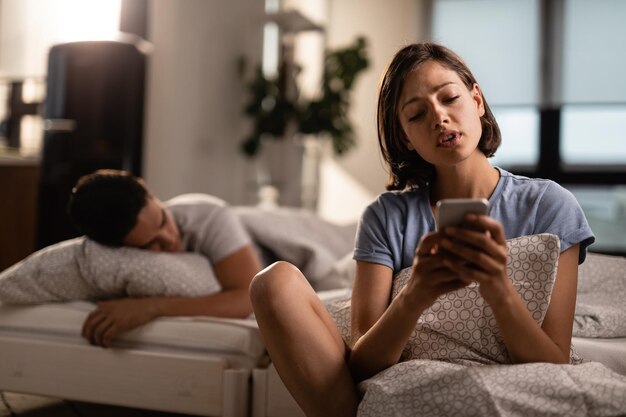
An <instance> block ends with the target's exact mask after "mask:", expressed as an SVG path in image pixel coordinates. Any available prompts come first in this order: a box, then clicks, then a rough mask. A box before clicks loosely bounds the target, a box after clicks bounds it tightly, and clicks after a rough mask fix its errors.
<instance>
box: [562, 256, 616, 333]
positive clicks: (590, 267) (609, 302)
mask: <svg viewBox="0 0 626 417" xmlns="http://www.w3.org/2000/svg"><path fill="white" fill-rule="evenodd" d="M624 300H626V258H622V257H618V256H610V255H599V254H594V253H589V254H588V255H587V260H586V261H585V263H583V264H582V265H581V266H580V268H579V272H578V299H577V300H576V315H575V316H574V329H573V335H574V336H577V337H626V307H625V305H626V303H625V302H624Z"/></svg>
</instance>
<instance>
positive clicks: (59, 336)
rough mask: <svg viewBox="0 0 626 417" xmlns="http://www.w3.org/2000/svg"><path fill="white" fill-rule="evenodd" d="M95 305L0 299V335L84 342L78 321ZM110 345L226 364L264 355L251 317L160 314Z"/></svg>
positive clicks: (252, 362) (246, 363)
mask: <svg viewBox="0 0 626 417" xmlns="http://www.w3.org/2000/svg"><path fill="white" fill-rule="evenodd" d="M94 307H95V306H94V304H93V303H90V302H86V301H73V302H68V303H50V304H41V305H35V306H14V305H2V304H0V334H3V335H16V336H19V337H21V338H32V339H37V340H50V341H59V340H62V341H63V342H65V343H68V342H69V343H73V344H79V345H86V344H87V342H86V341H85V340H84V339H83V338H82V337H81V336H80V332H81V328H82V324H83V322H84V320H85V318H86V317H87V314H89V312H90V311H91V310H93V309H94ZM113 346H114V347H124V348H131V349H142V350H154V351H172V352H179V351H181V350H182V351H186V352H189V353H210V354H212V355H219V356H224V357H225V358H226V359H228V360H229V363H230V366H233V367H245V368H253V367H255V366H257V365H258V363H259V361H261V360H263V358H264V357H265V347H264V346H263V343H262V341H261V336H260V333H259V329H258V327H257V325H256V322H255V321H254V320H242V319H220V318H209V317H174V318H159V319H156V320H154V321H152V322H150V323H148V324H146V325H145V326H142V327H140V328H138V329H135V330H133V331H130V332H128V333H125V334H124V335H121V336H119V337H118V338H117V339H116V340H115V342H114V345H113Z"/></svg>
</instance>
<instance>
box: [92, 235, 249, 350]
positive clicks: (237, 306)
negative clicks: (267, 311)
mask: <svg viewBox="0 0 626 417" xmlns="http://www.w3.org/2000/svg"><path fill="white" fill-rule="evenodd" d="M213 270H214V271H215V275H216V277H217V279H218V280H219V282H220V284H221V285H222V291H221V292H219V293H217V294H211V295H206V296H200V297H150V298H123V299H119V300H108V301H102V302H100V303H98V306H97V308H96V309H95V310H94V311H92V312H91V313H90V314H89V316H87V319H86V320H85V323H84V324H83V329H82V335H83V337H84V338H86V339H87V340H88V341H89V342H90V343H91V344H94V345H99V346H104V347H108V346H110V344H111V341H112V339H113V338H114V337H115V336H117V335H118V334H120V333H122V332H125V331H128V330H131V329H134V328H136V327H139V326H141V325H143V324H145V323H147V322H149V321H151V320H154V319H155V318H157V317H164V316H214V317H232V318H243V317H247V316H248V315H249V314H250V313H252V305H251V303H250V297H249V295H248V286H249V285H250V281H251V280H252V278H253V277H254V275H255V274H256V273H257V272H259V271H260V270H261V263H260V262H259V259H258V257H257V255H256V252H255V251H254V249H253V248H252V245H246V246H244V247H243V248H241V249H239V250H237V251H236V252H234V253H232V254H231V255H228V256H226V257H225V258H224V259H222V260H220V261H219V262H217V263H215V265H213Z"/></svg>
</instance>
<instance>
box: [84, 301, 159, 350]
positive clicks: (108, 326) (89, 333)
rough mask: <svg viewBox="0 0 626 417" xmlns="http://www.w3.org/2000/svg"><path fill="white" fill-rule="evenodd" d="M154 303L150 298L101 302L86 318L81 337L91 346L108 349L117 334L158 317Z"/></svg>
mask: <svg viewBox="0 0 626 417" xmlns="http://www.w3.org/2000/svg"><path fill="white" fill-rule="evenodd" d="M155 301H156V300H153V299H150V298H122V299H118V300H108V301H101V302H99V303H98V304H97V307H96V309H95V310H93V311H92V312H91V313H89V315H88V316H87V319H86V320H85V323H84V324H83V329H82V336H83V337H84V338H85V339H87V340H88V341H89V343H91V344H92V345H97V346H102V347H109V346H111V341H112V339H113V338H114V337H115V336H117V335H118V334H120V333H123V332H126V331H128V330H132V329H134V328H136V327H139V326H141V325H142V324H145V323H148V322H149V321H151V320H153V319H155V318H156V317H157V316H158V314H157V309H156V308H155V307H156V306H155Z"/></svg>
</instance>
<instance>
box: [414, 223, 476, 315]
mask: <svg viewBox="0 0 626 417" xmlns="http://www.w3.org/2000/svg"><path fill="white" fill-rule="evenodd" d="M442 239H443V235H442V234H441V233H440V232H431V233H428V234H426V235H424V236H423V237H422V239H421V240H420V243H419V245H418V246H417V249H416V250H415V257H414V258H413V273H412V274H411V279H410V280H409V283H408V284H407V286H406V288H405V290H404V291H405V295H406V296H408V297H410V299H411V301H412V303H413V305H415V306H417V307H418V308H420V309H421V310H425V309H426V308H428V307H430V306H431V305H432V304H433V303H434V302H435V300H436V299H437V298H438V297H439V296H441V295H443V294H446V293H448V292H451V291H455V290H458V289H459V288H463V287H465V286H467V285H469V284H470V282H469V281H464V280H462V279H461V278H460V277H459V275H458V274H457V273H454V272H452V271H451V270H450V269H448V268H447V267H445V266H444V265H443V260H444V256H443V255H442V254H441V252H440V242H441V240H442Z"/></svg>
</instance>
